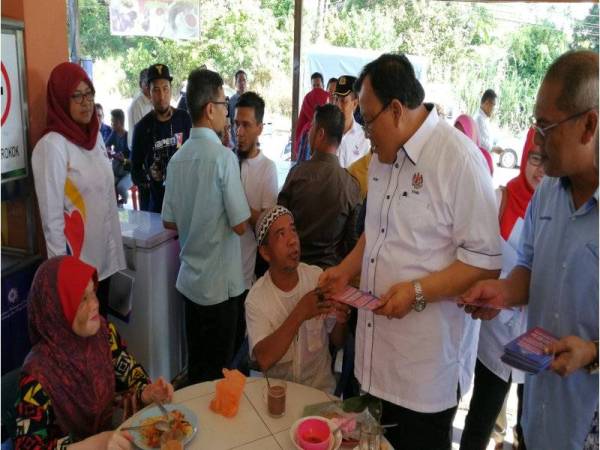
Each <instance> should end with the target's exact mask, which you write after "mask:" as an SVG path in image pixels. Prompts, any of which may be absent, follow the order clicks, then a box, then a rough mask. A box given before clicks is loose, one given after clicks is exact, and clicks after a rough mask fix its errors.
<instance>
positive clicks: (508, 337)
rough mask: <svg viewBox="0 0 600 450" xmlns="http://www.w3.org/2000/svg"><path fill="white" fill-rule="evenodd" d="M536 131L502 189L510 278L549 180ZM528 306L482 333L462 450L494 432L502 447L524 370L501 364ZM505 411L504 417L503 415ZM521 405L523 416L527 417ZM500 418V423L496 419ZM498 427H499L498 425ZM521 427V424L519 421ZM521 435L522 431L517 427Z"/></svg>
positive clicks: (486, 325)
mask: <svg viewBox="0 0 600 450" xmlns="http://www.w3.org/2000/svg"><path fill="white" fill-rule="evenodd" d="M534 136H535V130H534V129H533V128H531V129H530V130H529V132H528V133H527V138H526V140H525V146H524V147H523V155H522V156H521V168H520V173H519V175H518V176H517V177H515V178H513V179H512V180H511V181H509V182H508V185H507V186H506V187H500V188H499V189H498V191H497V192H498V197H499V201H498V203H499V205H500V206H499V214H498V218H499V221H500V235H501V236H502V272H501V273H500V277H501V278H502V277H505V276H507V275H508V274H509V273H510V271H511V270H512V268H513V267H514V265H515V264H516V262H517V248H518V245H519V240H520V237H521V229H522V227H523V223H524V219H523V218H524V217H525V212H526V210H527V206H528V205H529V202H530V201H531V197H532V196H533V193H534V191H535V188H536V187H537V186H538V184H540V182H541V181H542V178H543V177H544V168H543V167H542V163H543V158H542V154H541V152H540V151H539V148H538V147H537V146H536V145H535V143H534ZM526 327H527V311H526V309H525V308H514V309H513V310H503V311H501V312H500V314H498V316H496V317H495V318H494V319H493V320H484V321H482V323H481V329H480V331H479V347H478V350H477V363H476V365H475V382H474V387H473V396H472V397H471V404H470V405H469V414H468V415H467V418H466V420H465V428H464V431H463V434H462V438H461V445H460V448H461V449H465V450H470V449H485V448H487V445H488V443H489V440H490V436H491V434H492V431H493V430H494V429H497V430H499V431H500V433H498V434H496V433H494V434H495V435H494V439H496V440H497V447H496V448H502V441H503V440H504V436H503V435H502V434H503V433H502V432H503V431H505V429H506V418H505V416H506V413H505V412H504V411H502V406H503V402H504V399H505V398H506V395H507V393H508V390H509V389H510V385H511V383H518V384H519V389H518V392H519V403H521V400H520V399H521V396H522V386H523V384H522V383H523V381H524V376H523V372H520V371H518V370H514V369H512V368H511V367H510V366H507V365H506V364H504V363H503V362H502V361H501V359H500V358H501V356H502V353H503V349H504V345H505V344H506V343H507V342H510V341H512V340H513V339H515V338H516V337H517V336H520V335H521V334H523V333H524V332H525V331H526ZM499 413H500V415H498V414H499ZM520 413H521V408H520V407H519V411H518V418H520V416H521V414H520ZM496 418H497V419H498V420H497V421H496ZM495 423H496V424H497V425H496V427H495V426H494V424H495ZM517 424H518V422H517ZM516 430H517V434H518V430H519V427H518V426H517V429H516Z"/></svg>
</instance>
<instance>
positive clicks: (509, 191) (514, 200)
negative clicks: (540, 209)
mask: <svg viewBox="0 0 600 450" xmlns="http://www.w3.org/2000/svg"><path fill="white" fill-rule="evenodd" d="M534 137H535V130H534V129H533V128H530V129H529V131H528V132H527V138H526V139H525V146H524V147H523V155H522V156H521V167H520V173H519V175H518V176H516V177H515V178H513V179H512V180H510V181H509V182H508V184H507V185H506V206H505V208H504V212H503V213H502V217H500V234H501V235H502V238H503V239H504V240H508V238H509V237H510V233H511V232H512V229H513V226H514V225H515V222H516V221H517V219H518V218H519V217H521V218H522V217H525V210H526V209H527V205H529V201H530V200H531V197H532V196H533V188H532V187H531V186H530V185H529V183H528V182H527V177H526V176H525V169H526V167H527V159H528V157H529V152H530V151H531V150H532V149H533V148H534V147H535V143H534V141H533V139H534Z"/></svg>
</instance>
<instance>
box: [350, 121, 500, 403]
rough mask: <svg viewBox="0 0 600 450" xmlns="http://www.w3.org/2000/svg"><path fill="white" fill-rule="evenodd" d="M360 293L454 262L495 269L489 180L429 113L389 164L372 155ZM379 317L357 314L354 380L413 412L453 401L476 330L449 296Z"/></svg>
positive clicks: (467, 144)
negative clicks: (390, 316) (421, 308)
mask: <svg viewBox="0 0 600 450" xmlns="http://www.w3.org/2000/svg"><path fill="white" fill-rule="evenodd" d="M365 225H366V226H365V236H366V246H365V252H364V255H363V261H362V271H361V289H363V290H365V291H367V292H371V293H373V294H374V295H376V296H382V295H383V294H385V293H386V292H387V291H388V290H389V288H390V287H392V285H394V284H396V283H398V282H402V281H408V280H414V279H418V278H421V277H425V276H427V275H429V274H430V273H432V272H435V271H440V270H443V269H445V268H446V267H448V266H449V265H450V264H451V263H453V262H454V261H455V260H457V259H458V260H460V261H462V262H463V263H466V264H469V265H472V266H476V267H480V268H484V269H499V268H500V267H501V264H502V259H501V250H500V231H499V225H498V215H497V209H496V200H495V195H494V189H493V187H492V180H491V178H490V176H489V175H488V173H487V172H486V170H484V161H483V158H481V156H480V154H479V150H478V149H477V148H476V147H475V145H474V144H473V143H472V142H471V141H470V140H469V139H468V138H467V137H466V136H464V135H463V134H462V133H460V132H459V131H458V130H456V129H454V128H452V127H451V126H450V125H448V124H447V123H446V122H444V121H442V120H439V117H438V115H437V113H436V111H435V109H432V110H431V112H430V113H429V115H428V117H427V119H426V120H425V122H424V123H423V124H422V125H421V127H420V128H419V129H418V130H417V132H416V133H415V134H414V135H413V136H412V137H411V138H410V139H409V140H408V142H407V143H406V144H405V145H404V147H403V148H401V149H400V150H399V151H398V154H397V159H396V161H395V163H394V164H391V165H390V164H382V163H381V162H380V161H379V157H378V156H374V157H373V159H372V160H371V165H370V166H369V201H368V203H367V215H366V224H365ZM448 300H450V301H446V300H442V301H439V302H436V303H429V304H428V305H427V307H426V308H425V310H424V311H422V312H415V311H411V312H410V313H409V314H408V315H407V316H405V317H404V318H402V319H392V320H389V319H387V318H386V317H384V316H376V315H374V314H373V313H371V312H366V311H362V310H361V311H359V314H358V324H357V330H356V333H357V336H356V359H355V374H356V376H357V378H358V381H359V382H360V383H361V387H362V389H363V390H365V391H367V392H370V393H371V394H373V395H375V396H377V397H379V398H383V399H385V400H388V401H390V402H392V403H394V404H397V405H400V406H403V407H405V408H409V409H411V410H414V411H418V412H426V413H431V412H439V411H442V410H445V409H448V408H451V407H453V406H455V405H456V404H457V387H458V385H459V384H460V392H463V393H464V392H467V390H468V388H469V384H470V382H471V379H472V376H473V369H474V366H475V356H476V348H477V334H478V324H477V323H476V322H475V321H473V320H472V319H471V317H470V316H469V315H467V314H465V312H464V311H463V310H462V309H459V308H458V307H457V306H456V305H455V304H454V303H453V301H452V300H453V299H448Z"/></svg>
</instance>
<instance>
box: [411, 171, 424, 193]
mask: <svg viewBox="0 0 600 450" xmlns="http://www.w3.org/2000/svg"><path fill="white" fill-rule="evenodd" d="M422 187H423V175H421V174H420V173H419V172H416V173H415V174H413V177H412V188H413V194H418V193H419V189H421V188H422Z"/></svg>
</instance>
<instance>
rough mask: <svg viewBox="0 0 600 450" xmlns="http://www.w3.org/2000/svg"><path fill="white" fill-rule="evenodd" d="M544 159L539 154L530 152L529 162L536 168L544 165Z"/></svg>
mask: <svg viewBox="0 0 600 450" xmlns="http://www.w3.org/2000/svg"><path fill="white" fill-rule="evenodd" d="M544 159H545V158H544V157H543V156H542V154H541V153H539V152H529V155H527V162H528V163H529V164H531V165H532V166H534V167H539V166H541V165H542V164H543V163H544Z"/></svg>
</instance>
